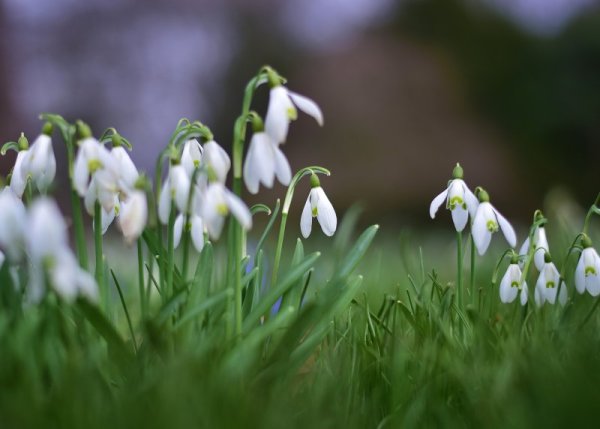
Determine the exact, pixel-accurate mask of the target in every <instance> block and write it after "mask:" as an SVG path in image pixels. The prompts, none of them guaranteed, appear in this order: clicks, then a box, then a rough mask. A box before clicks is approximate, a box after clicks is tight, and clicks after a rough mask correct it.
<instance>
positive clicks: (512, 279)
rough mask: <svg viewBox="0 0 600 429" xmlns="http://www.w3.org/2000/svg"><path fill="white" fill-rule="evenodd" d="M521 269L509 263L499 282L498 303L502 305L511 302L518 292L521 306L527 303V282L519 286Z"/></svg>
mask: <svg viewBox="0 0 600 429" xmlns="http://www.w3.org/2000/svg"><path fill="white" fill-rule="evenodd" d="M521 276H522V273H521V268H519V264H517V263H514V264H513V263H511V264H510V265H509V266H508V269H507V270H506V273H505V274H504V277H502V280H501V281H500V301H502V302H503V303H505V304H506V303H509V302H513V301H514V300H515V298H516V297H517V295H518V294H519V291H520V292H521V294H520V295H521V297H520V300H521V305H525V304H526V303H527V293H528V289H527V282H523V284H522V285H521Z"/></svg>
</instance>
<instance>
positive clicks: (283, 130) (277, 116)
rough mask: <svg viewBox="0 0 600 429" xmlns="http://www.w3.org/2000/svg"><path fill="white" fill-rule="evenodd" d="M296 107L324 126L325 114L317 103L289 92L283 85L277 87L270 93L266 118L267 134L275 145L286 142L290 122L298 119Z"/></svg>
mask: <svg viewBox="0 0 600 429" xmlns="http://www.w3.org/2000/svg"><path fill="white" fill-rule="evenodd" d="M296 107H298V108H299V109H300V110H302V111H303V112H304V113H306V114H307V115H310V116H312V117H313V118H315V120H316V121H317V123H318V124H319V125H321V126H323V114H322V113H321V109H320V108H319V106H318V105H317V103H315V102H314V101H312V100H311V99H310V98H307V97H304V96H303V95H300V94H296V93H295V92H292V91H290V90H288V89H287V88H286V87H285V86H283V85H276V86H274V87H272V88H271V92H270V93H269V107H268V108H267V116H266V118H265V132H266V133H267V134H269V135H270V136H271V138H272V139H273V140H274V141H275V143H284V142H285V141H286V139H287V134H288V128H289V125H290V121H294V120H296V119H297V117H298V111H297V110H296Z"/></svg>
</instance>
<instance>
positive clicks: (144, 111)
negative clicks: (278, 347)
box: [0, 0, 600, 221]
mask: <svg viewBox="0 0 600 429" xmlns="http://www.w3.org/2000/svg"><path fill="white" fill-rule="evenodd" d="M599 11H600V9H599V5H598V2H594V1H591V0H511V1H503V0H487V1H480V2H474V1H466V0H465V1H460V0H420V1H419V0H413V1H410V0H405V1H393V0H298V1H276V0H257V1H251V2H250V1H242V0H230V1H216V0H212V1H211V0H196V1H192V0H169V1H167V0H145V1H135V0H87V1H85V2H84V1H77V0H53V1H52V2H48V1H42V0H0V138H1V139H2V141H6V140H13V139H15V138H16V137H17V136H18V134H19V133H20V132H21V131H25V133H26V134H27V135H28V136H30V137H31V138H33V137H34V136H35V135H36V134H37V133H38V132H39V129H40V126H41V123H40V122H39V121H38V120H37V115H38V114H39V113H41V112H46V111H50V112H56V113H60V114H62V115H63V116H65V117H66V118H67V119H71V120H74V119H76V118H82V119H83V120H85V121H87V122H88V123H90V124H91V126H92V128H93V130H94V131H95V133H96V134H100V133H101V132H102V131H103V130H104V129H105V128H107V127H109V126H114V127H116V128H117V129H118V130H119V131H120V132H121V134H123V135H124V136H126V137H127V138H129V139H130V140H131V141H132V142H133V144H134V151H133V159H134V160H135V161H136V162H137V163H139V165H140V166H141V168H143V169H146V170H148V171H149V170H150V169H151V166H152V165H153V161H154V159H155V156H156V154H157V153H158V151H159V150H160V148H161V147H162V146H164V144H165V142H166V141H167V139H168V136H169V135H170V133H171V132H172V130H173V128H174V126H175V124H176V122H177V120H178V119H179V118H181V117H184V116H185V117H189V118H191V119H200V120H202V121H203V122H204V123H206V124H208V125H209V126H211V128H212V129H213V131H214V133H215V135H216V138H217V141H219V142H220V143H221V144H223V146H225V147H227V148H229V146H230V141H231V128H232V124H233V121H234V119H235V117H236V115H237V114H238V113H239V111H240V108H241V98H242V91H243V87H244V84H245V82H246V81H247V80H248V79H249V78H250V77H251V76H252V75H253V74H254V73H255V72H256V71H257V70H258V69H259V68H260V66H261V65H263V64H270V65H272V66H273V67H274V68H275V69H277V70H278V71H280V72H281V73H282V74H283V75H285V76H286V77H288V79H289V87H290V88H292V89H294V90H295V91H297V92H300V93H302V94H305V95H308V96H310V97H311V98H313V99H315V100H316V101H317V102H318V103H319V104H320V105H321V107H322V109H323V112H324V115H325V127H324V128H322V129H321V128H319V127H318V126H317V125H316V124H315V123H314V122H312V120H310V119H309V118H306V117H304V116H301V117H300V119H299V120H298V121H297V122H296V123H294V124H293V125H292V128H291V133H290V138H289V141H288V143H287V144H286V146H285V148H284V151H285V152H286V154H287V155H288V156H289V158H290V162H291V164H292V167H293V169H298V168H300V167H303V166H305V165H309V164H319V165H323V166H327V167H330V168H331V169H332V171H333V173H334V175H333V176H332V177H331V178H329V179H325V180H324V181H323V186H324V187H325V188H326V190H327V191H328V193H329V194H330V197H331V199H332V200H333V201H334V202H335V203H336V205H337V206H338V207H340V208H341V209H343V208H345V207H348V206H349V205H351V204H352V203H354V202H355V201H362V202H363V203H364V204H365V205H366V207H367V209H368V216H369V217H372V218H377V217H381V216H384V217H385V216H388V217H389V219H397V220H403V221H410V220H411V219H417V218H420V219H422V220H426V213H427V207H428V204H429V202H430V201H431V199H432V198H433V196H435V194H437V193H438V192H439V191H440V190H441V189H442V187H443V186H444V184H445V183H446V181H447V179H448V178H449V176H450V174H451V171H452V167H453V165H454V163H455V162H457V161H460V162H461V163H462V164H463V166H464V168H465V176H466V180H467V181H468V183H469V184H471V186H472V187H473V188H474V187H475V186H476V185H479V184H481V185H483V186H485V187H486V188H487V189H488V190H489V192H490V194H491V196H492V199H493V201H495V202H496V203H497V204H498V205H499V206H501V207H503V208H504V211H505V212H507V213H508V214H511V215H513V216H516V217H518V218H520V219H523V220H526V219H529V216H530V213H531V211H532V210H533V209H534V208H536V207H538V206H540V205H541V204H542V201H543V198H544V195H546V193H547V191H548V190H550V189H551V188H552V187H553V186H555V185H564V186H565V187H566V189H567V190H568V192H570V194H572V195H573V196H574V197H576V198H578V199H579V200H580V201H581V202H582V203H586V204H588V203H591V202H592V201H593V199H594V197H595V194H596V193H597V192H598V191H599V190H600V189H599V188H600V186H598V185H600V181H599V180H598V179H599V175H598V173H597V167H596V165H597V162H598V159H599V158H598V156H600V145H599V144H600V125H599V124H600V12H599ZM265 104H266V91H264V90H263V91H261V92H260V94H259V96H258V97H257V101H256V105H255V108H256V110H258V111H259V112H264V108H265ZM55 149H56V151H57V152H58V153H59V154H60V153H64V151H62V149H61V145H60V143H59V140H58V138H57V139H56V143H55ZM13 158H14V155H10V156H7V157H5V159H2V160H1V166H2V169H1V170H0V172H1V174H2V175H6V174H7V173H8V170H9V168H10V165H11V164H12V160H13ZM59 158H61V155H59ZM65 187H66V180H65V177H64V174H63V177H62V178H60V179H59V182H58V188H59V189H65ZM275 193H276V194H277V195H282V193H283V191H282V189H281V188H276V189H275ZM302 198H304V197H302ZM302 198H300V199H302ZM263 200H266V202H269V203H270V202H271V201H273V198H271V196H269V197H267V198H263Z"/></svg>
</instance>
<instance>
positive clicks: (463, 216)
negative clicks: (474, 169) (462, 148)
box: [429, 164, 479, 232]
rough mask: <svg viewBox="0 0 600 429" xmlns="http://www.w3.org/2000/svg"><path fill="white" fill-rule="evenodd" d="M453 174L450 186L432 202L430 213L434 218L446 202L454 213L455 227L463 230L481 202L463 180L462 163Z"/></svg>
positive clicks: (447, 206) (457, 165)
mask: <svg viewBox="0 0 600 429" xmlns="http://www.w3.org/2000/svg"><path fill="white" fill-rule="evenodd" d="M452 175H453V177H454V178H453V179H452V180H450V182H448V187H447V188H446V189H445V190H444V191H442V192H441V193H440V194H439V195H438V196H437V197H435V198H434V199H433V201H432V202H431V205H430V206H429V215H430V216H431V218H432V219H433V218H435V214H436V213H437V211H438V209H439V208H440V206H441V205H442V203H444V202H446V208H447V209H448V210H450V212H451V213H452V221H453V222H454V227H455V228H456V231H458V232H461V231H462V230H463V229H465V226H466V225H467V221H468V219H469V215H470V216H471V219H472V218H473V217H474V216H475V211H476V210H477V206H478V205H479V203H478V201H477V198H476V197H475V195H474V194H473V192H471V190H470V189H469V188H468V187H467V185H466V183H465V182H464V181H463V169H462V167H461V166H460V164H456V167H454V171H453V172H452Z"/></svg>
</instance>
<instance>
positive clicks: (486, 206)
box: [472, 191, 517, 255]
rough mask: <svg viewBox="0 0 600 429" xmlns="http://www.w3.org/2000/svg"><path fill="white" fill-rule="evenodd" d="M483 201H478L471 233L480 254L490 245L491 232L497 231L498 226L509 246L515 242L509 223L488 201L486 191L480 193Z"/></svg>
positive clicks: (513, 232) (514, 235)
mask: <svg viewBox="0 0 600 429" xmlns="http://www.w3.org/2000/svg"><path fill="white" fill-rule="evenodd" d="M482 195H485V196H484V197H483V201H482V202H480V203H479V206H478V207H477V211H476V213H475V217H474V218H473V226H472V234H473V241H474V242H475V247H477V251H478V252H479V254H480V255H483V254H484V253H485V251H486V250H487V248H488V246H489V245H490V241H491V240H492V234H493V233H495V232H497V231H498V227H500V229H502V232H503V233H504V237H505V238H506V241H507V242H508V244H509V245H510V246H511V247H515V245H516V244H517V236H516V234H515V230H514V229H513V227H512V226H511V224H510V223H509V222H508V221H507V220H506V218H505V217H504V216H502V215H501V214H500V212H499V211H498V210H496V209H495V208H494V206H492V204H491V203H490V202H489V200H488V197H487V193H486V192H485V191H482V192H481V194H480V198H482V197H481V196H482Z"/></svg>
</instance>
